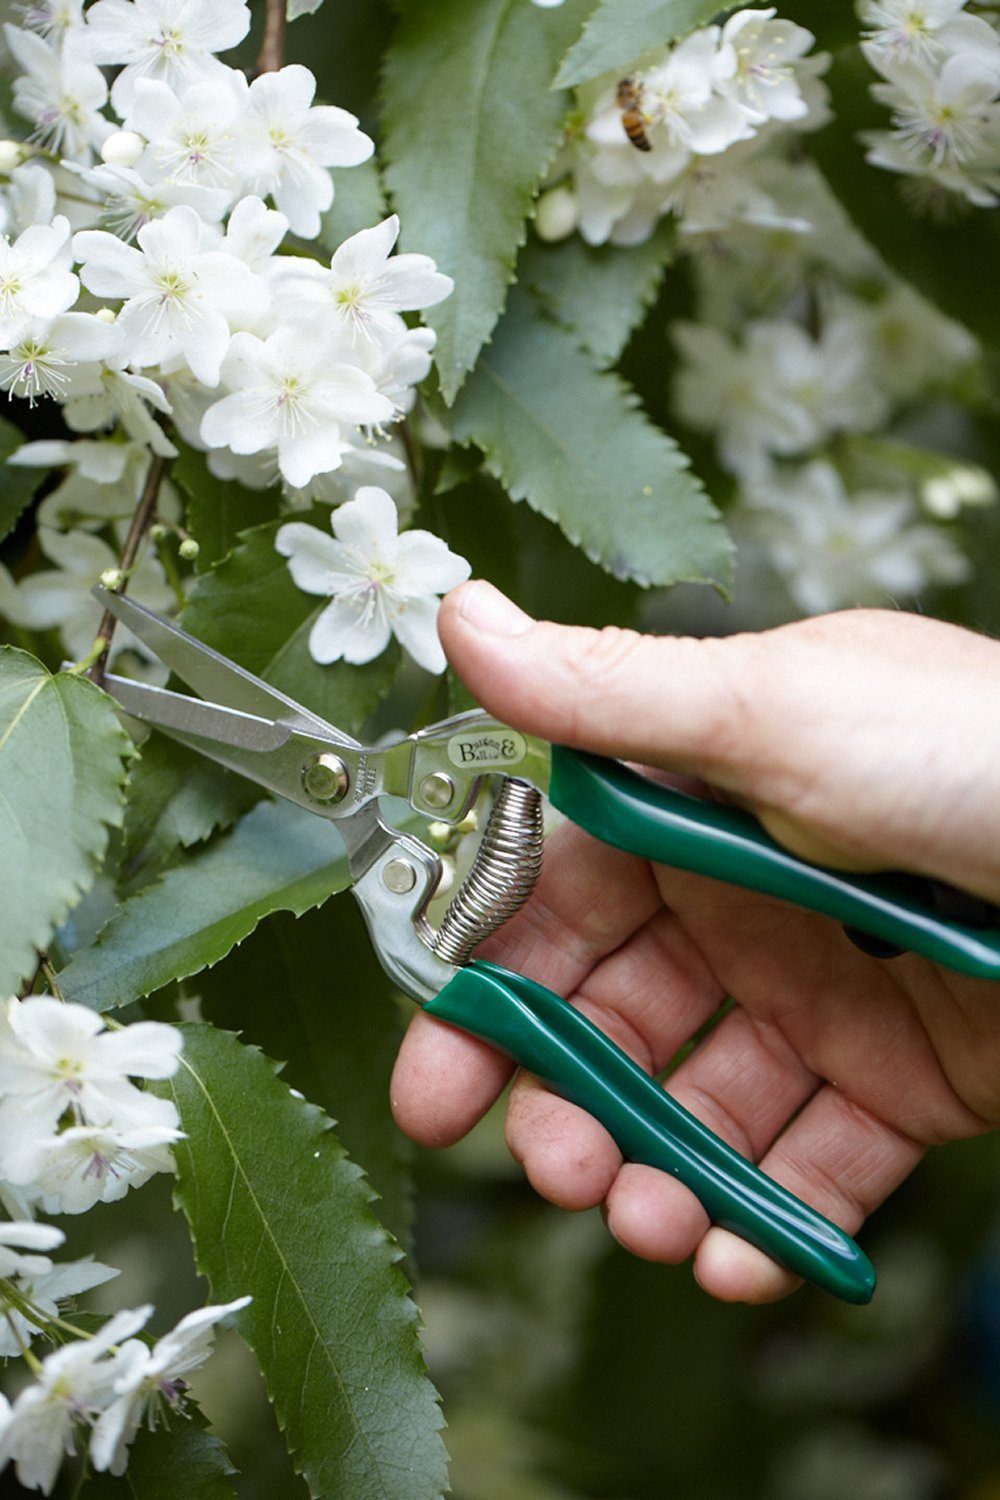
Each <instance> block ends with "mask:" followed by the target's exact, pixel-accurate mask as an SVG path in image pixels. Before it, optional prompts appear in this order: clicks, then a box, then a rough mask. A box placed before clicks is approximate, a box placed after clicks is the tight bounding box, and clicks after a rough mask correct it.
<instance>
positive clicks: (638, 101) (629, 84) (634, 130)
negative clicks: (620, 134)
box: [615, 77, 653, 151]
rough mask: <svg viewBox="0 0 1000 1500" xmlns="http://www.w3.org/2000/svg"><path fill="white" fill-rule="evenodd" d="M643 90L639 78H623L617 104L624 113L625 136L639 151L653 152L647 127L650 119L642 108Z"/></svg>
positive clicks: (616, 99)
mask: <svg viewBox="0 0 1000 1500" xmlns="http://www.w3.org/2000/svg"><path fill="white" fill-rule="evenodd" d="M642 95H643V88H642V84H641V82H640V81H639V79H638V78H633V77H629V78H623V79H622V81H621V83H619V85H618V88H617V90H616V92H615V103H616V104H617V105H618V108H619V109H620V110H621V112H622V125H623V127H624V129H625V134H626V135H627V136H628V138H629V140H630V141H631V142H632V144H633V146H634V147H635V148H636V150H637V151H652V149H653V148H652V146H651V145H650V143H649V137H648V136H647V134H646V126H647V125H648V124H649V118H648V116H647V115H646V114H645V113H644V111H643V108H642Z"/></svg>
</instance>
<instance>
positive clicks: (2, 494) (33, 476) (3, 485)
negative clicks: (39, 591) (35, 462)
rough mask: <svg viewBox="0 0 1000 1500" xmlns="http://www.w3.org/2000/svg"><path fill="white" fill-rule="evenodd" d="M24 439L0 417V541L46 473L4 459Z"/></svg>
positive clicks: (16, 520) (18, 518)
mask: <svg viewBox="0 0 1000 1500" xmlns="http://www.w3.org/2000/svg"><path fill="white" fill-rule="evenodd" d="M23 442H24V433H23V432H19V431H18V429H17V428H16V427H15V426H14V424H13V422H8V421H7V420H6V419H5V418H4V417H0V542H2V541H3V539H4V537H5V536H8V535H9V534H10V532H12V531H13V530H14V527H15V526H16V525H17V523H18V521H19V520H20V517H21V513H22V511H24V510H25V509H26V508H27V506H28V505H29V504H30V502H31V500H32V499H33V498H34V495H35V492H36V490H37V489H38V488H39V486H40V485H41V483H42V480H43V479H44V478H45V477H46V476H45V471H44V470H43V469H22V468H21V467H20V466H19V465H17V464H9V463H7V459H8V458H9V457H10V455H11V454H12V453H13V452H14V450H15V449H16V448H20V446H21V444H22V443H23Z"/></svg>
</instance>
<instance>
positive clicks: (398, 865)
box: [382, 859, 417, 896]
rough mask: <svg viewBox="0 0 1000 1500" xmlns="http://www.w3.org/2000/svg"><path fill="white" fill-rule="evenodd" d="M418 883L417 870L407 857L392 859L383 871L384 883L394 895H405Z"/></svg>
mask: <svg viewBox="0 0 1000 1500" xmlns="http://www.w3.org/2000/svg"><path fill="white" fill-rule="evenodd" d="M416 883H417V872H416V870H415V869H414V868H413V866H412V865H411V864H410V862H409V860H407V859H390V861H389V863H388V864H387V865H386V866H385V869H384V870H383V871H382V884H383V885H384V886H385V888H386V890H387V891H392V893H393V895H394V896H405V895H406V892H407V891H412V890H413V887H414V886H415V885H416Z"/></svg>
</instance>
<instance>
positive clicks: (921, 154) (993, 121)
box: [872, 52, 1000, 169]
mask: <svg viewBox="0 0 1000 1500" xmlns="http://www.w3.org/2000/svg"><path fill="white" fill-rule="evenodd" d="M883 72H884V73H885V75H886V77H887V78H888V80H889V81H888V82H887V83H879V84H875V85H874V86H873V88H872V93H873V94H874V95H875V96H876V98H877V99H879V100H880V102H881V103H883V104H887V105H888V106H889V107H890V109H891V110H892V123H893V127H894V133H895V135H896V138H897V140H898V141H899V144H900V146H901V147H902V148H903V149H904V151H909V152H912V153H913V155H914V157H915V159H916V160H917V161H918V162H920V163H921V164H923V165H926V166H928V167H931V168H940V167H944V168H950V167H955V168H958V169H962V168H963V167H966V166H968V165H969V164H970V163H971V162H974V161H975V160H976V159H977V158H978V157H979V156H980V154H981V153H982V152H983V150H984V149H985V148H986V147H988V146H992V147H994V148H995V147H996V146H997V145H998V144H1000V102H998V95H1000V67H998V64H997V63H996V62H994V61H992V59H991V58H988V57H987V58H984V57H981V56H979V55H978V54H977V53H974V52H959V53H956V54H954V55H953V56H951V57H948V58H946V59H945V61H944V63H943V64H942V66H941V67H940V69H937V68H935V67H933V66H931V65H929V64H927V63H924V62H919V61H916V60H910V61H908V62H905V63H904V62H901V63H892V64H885V65H884V66H883Z"/></svg>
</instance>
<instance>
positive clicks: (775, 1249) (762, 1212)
mask: <svg viewBox="0 0 1000 1500" xmlns="http://www.w3.org/2000/svg"><path fill="white" fill-rule="evenodd" d="M424 1009H425V1010H426V1012H427V1013H428V1014H429V1015H432V1016H437V1017H438V1019H439V1020H442V1021H449V1022H450V1023H451V1024H452V1025H453V1026H460V1027H461V1028H462V1029H463V1030H464V1031H470V1032H472V1034H473V1035H474V1036H479V1037H483V1038H484V1039H485V1040H486V1041H489V1042H492V1043H493V1045H494V1046H496V1047H499V1048H500V1050H501V1051H502V1052H506V1053H507V1055H508V1056H509V1057H512V1058H513V1059H514V1061H515V1062H517V1063H520V1064H522V1066H524V1067H526V1068H528V1069H529V1070H530V1072H532V1073H534V1074H536V1075H537V1077H539V1078H541V1079H542V1080H543V1082H545V1083H547V1084H548V1085H549V1086H550V1088H552V1089H554V1090H555V1092H556V1093H558V1094H561V1095H562V1096H563V1098H564V1099H570V1100H572V1102H573V1103H574V1104H579V1105H580V1106H581V1108H583V1109H585V1110H586V1111H587V1112H588V1114H591V1115H593V1116H594V1118H595V1119H596V1120H600V1122H601V1124H602V1125H604V1126H605V1127H606V1128H607V1129H608V1130H609V1131H610V1132H611V1134H612V1135H613V1136H614V1138H615V1140H616V1141H617V1143H618V1145H619V1147H620V1148H621V1151H622V1154H623V1156H624V1157H625V1158H626V1159H627V1160H628V1161H635V1162H643V1163H645V1164H646V1165H647V1166H650V1167H659V1168H660V1169H661V1171H664V1172H669V1173H670V1174H671V1176H673V1177H676V1178H677V1179H678V1180H679V1181H680V1182H683V1183H684V1185H685V1187H688V1188H690V1189H691V1191H692V1192H693V1193H694V1194H695V1195H696V1197H697V1198H698V1199H699V1200H700V1202H701V1203H702V1205H703V1206H704V1208H705V1210H706V1212H707V1213H708V1215H709V1217H710V1218H711V1219H712V1220H713V1221H714V1222H715V1223H716V1224H721V1225H722V1226H723V1228H725V1229H730V1230H732V1232H733V1233H734V1234H738V1235H739V1236H740V1238H741V1239H744V1240H749V1241H750V1243H751V1244H752V1245H756V1246H757V1247H758V1249H760V1250H763V1251H764V1252H765V1254H767V1255H770V1256H771V1257H772V1258H773V1259H774V1260H777V1261H779V1262H780V1263H781V1265H783V1266H787V1267H788V1269H789V1270H790V1271H794V1272H795V1274H796V1275H797V1276H803V1277H805V1279H806V1280H807V1281H812V1282H815V1284H816V1285H817V1286H821V1287H823V1288H824V1289H825V1290H826V1291H828V1292H832V1293H833V1294H834V1296H836V1297H841V1298H843V1300H844V1301H845V1302H869V1301H870V1300H871V1296H872V1292H873V1291H874V1290H875V1270H874V1267H873V1266H872V1264H871V1261H870V1260H869V1259H868V1257H867V1256H866V1255H865V1254H864V1252H863V1251H862V1250H861V1249H859V1247H858V1246H857V1245H856V1244H855V1243H854V1241H853V1240H852V1239H851V1238H850V1236H849V1235H846V1234H845V1233H844V1232H843V1230H841V1229H838V1228H837V1226H836V1225H835V1224H831V1223H830V1221H829V1219H825V1218H824V1217H823V1215H822V1214H819V1213H817V1212H816V1210H815V1209H812V1208H809V1207H808V1205H807V1204H805V1203H802V1202H800V1201H799V1199H798V1198H796V1197H795V1196H794V1195H793V1194H792V1193H789V1192H787V1191H786V1190H785V1189H784V1188H782V1187H779V1186H778V1184H777V1183H776V1182H772V1181H771V1179H770V1178H769V1177H765V1176H764V1174H763V1172H760V1171H758V1170H757V1168H756V1167H755V1166H753V1165H752V1163H751V1162H748V1161H747V1160H746V1158H745V1157H743V1156H740V1154H739V1153H738V1152H737V1151H733V1150H732V1149H731V1148H730V1147H729V1146H727V1145H725V1143H724V1142H723V1141H720V1140H719V1138H718V1136H716V1135H713V1134H712V1132H711V1131H710V1130H709V1129H707V1127H706V1126H704V1125H702V1123H701V1122H700V1121H699V1120H696V1119H695V1117H694V1116H693V1115H691V1114H689V1113H688V1111H687V1110H686V1109H684V1108H683V1106H682V1105H680V1104H678V1103H677V1101H676V1100H675V1099H672V1098H671V1097H670V1095H669V1094H667V1093H666V1092H665V1091H664V1090H663V1089H662V1088H661V1087H660V1085H659V1084H658V1083H656V1081H655V1080H654V1079H652V1078H650V1077H649V1076H648V1075H647V1074H646V1073H644V1072H643V1071H642V1069H641V1068H640V1067H637V1066H636V1064H635V1063H634V1062H632V1061H631V1059H630V1058H628V1057H626V1055H625V1053H624V1052H622V1051H621V1050H620V1048H618V1047H616V1046H615V1044H614V1042H612V1041H610V1040H609V1039H608V1038H607V1037H606V1036H605V1035H604V1033H603V1032H602V1031H599V1030H598V1028H597V1027H596V1026H594V1025H593V1023H592V1022H590V1021H588V1020H587V1018H586V1016H583V1015H581V1014H580V1012H579V1011H578V1010H574V1008H573V1007H572V1006H571V1005H569V1004H567V1002H566V1001H565V1000H560V999H559V996H558V995H554V994H553V993H552V991H551V990H547V989H545V988H544V986H542V985H540V984H535V983H534V981H533V980H530V979H525V978H524V977H523V976H522V975H520V974H512V973H510V972H508V970H506V969H502V968H500V967H499V966H498V965H496V964H490V963H486V962H485V961H484V960H483V959H474V960H473V961H472V963H470V964H468V965H467V966H466V967H465V968H464V969H460V970H459V971H458V973H457V975H456V976H455V977H454V979H452V980H450V981H449V982H448V984H446V985H445V987H444V989H443V990H441V992H440V993H439V994H438V995H436V996H435V997H434V998H433V999H432V1000H430V1001H428V1002H427V1004H426V1005H425V1007H424Z"/></svg>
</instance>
